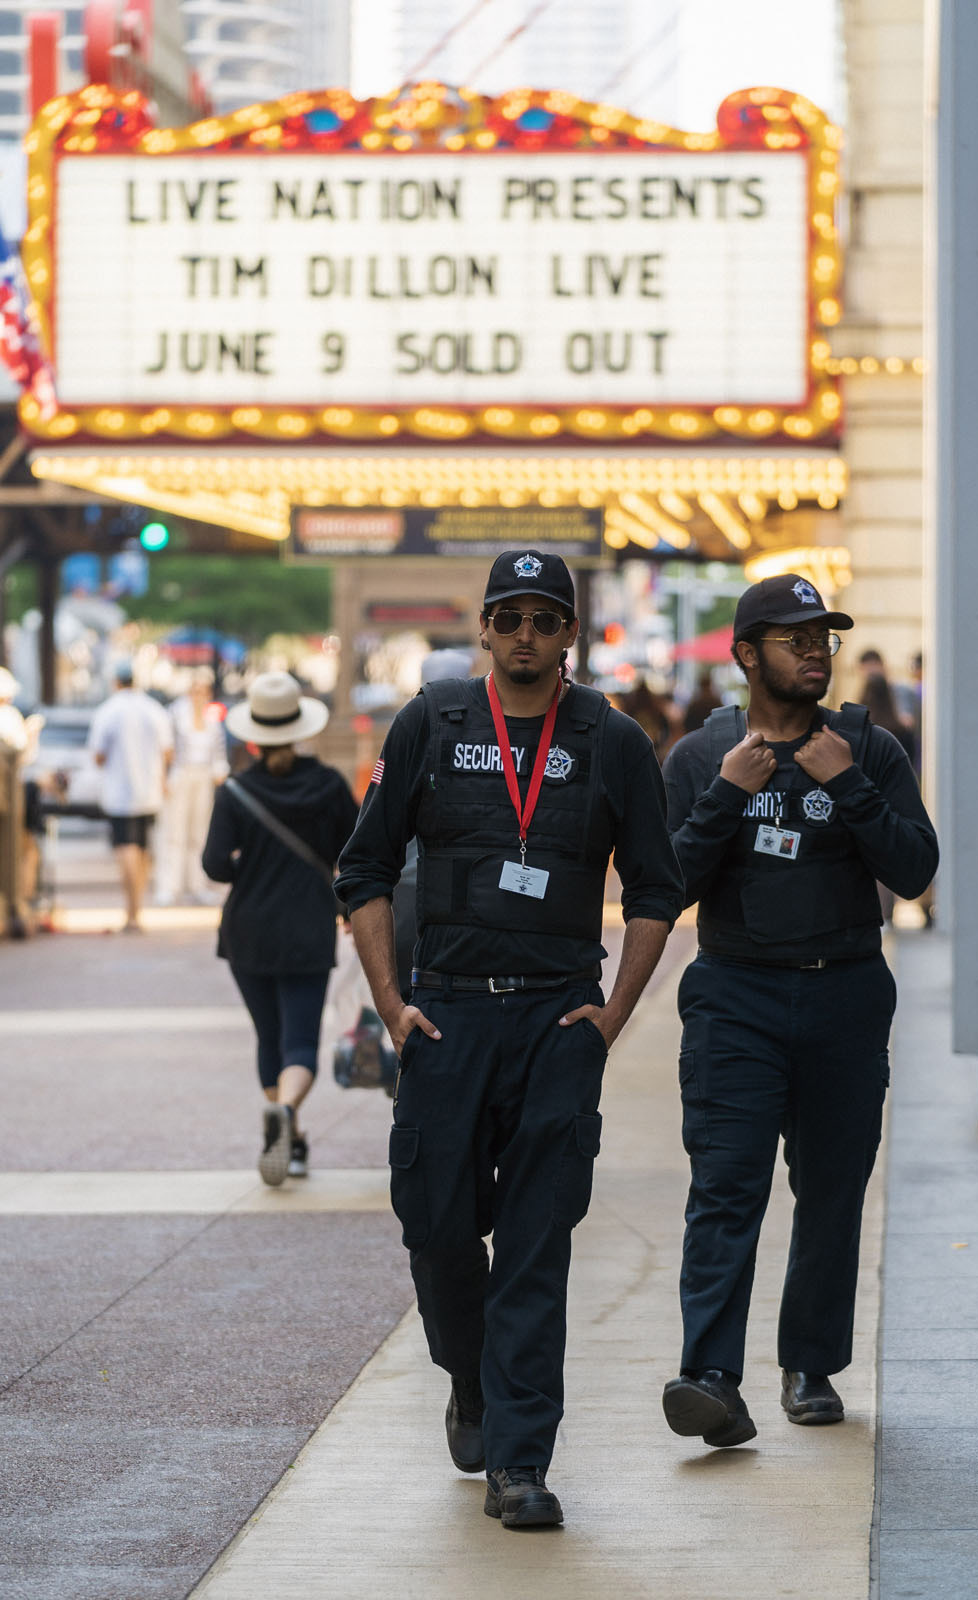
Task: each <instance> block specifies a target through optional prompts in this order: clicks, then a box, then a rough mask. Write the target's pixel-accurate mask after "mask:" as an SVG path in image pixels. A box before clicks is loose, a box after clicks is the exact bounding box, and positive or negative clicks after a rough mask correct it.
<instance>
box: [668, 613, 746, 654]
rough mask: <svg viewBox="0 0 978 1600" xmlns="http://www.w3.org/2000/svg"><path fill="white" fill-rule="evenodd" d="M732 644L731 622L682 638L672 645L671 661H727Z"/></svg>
mask: <svg viewBox="0 0 978 1600" xmlns="http://www.w3.org/2000/svg"><path fill="white" fill-rule="evenodd" d="M732 644H733V623H732V622H727V623H725V624H724V626H723V627H722V628H712V629H711V630H710V632H709V633H698V634H697V635H696V638H695V639H683V640H682V641H681V642H680V643H679V644H676V645H673V647H672V659H673V661H704V662H710V663H711V664H714V665H718V664H719V663H720V662H722V661H729V659H730V647H731V645H732Z"/></svg>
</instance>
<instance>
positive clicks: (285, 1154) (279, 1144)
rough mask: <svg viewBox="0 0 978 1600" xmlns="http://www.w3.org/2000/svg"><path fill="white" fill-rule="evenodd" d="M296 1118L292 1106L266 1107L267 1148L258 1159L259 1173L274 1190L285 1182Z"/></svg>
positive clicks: (265, 1129)
mask: <svg viewBox="0 0 978 1600" xmlns="http://www.w3.org/2000/svg"><path fill="white" fill-rule="evenodd" d="M294 1123H295V1117H294V1114H293V1111H292V1107H291V1106H266V1107H265V1115H264V1121H263V1128H264V1133H265V1148H264V1149H263V1150H262V1153H261V1155H260V1156H259V1157H258V1171H259V1172H260V1173H261V1175H262V1177H263V1179H264V1180H265V1182H266V1183H267V1184H269V1185H270V1186H271V1187H272V1188H273V1189H276V1188H278V1185H279V1184H280V1183H283V1182H284V1181H285V1178H286V1175H287V1174H288V1170H289V1161H290V1159H291V1155H292V1129H293V1126H294Z"/></svg>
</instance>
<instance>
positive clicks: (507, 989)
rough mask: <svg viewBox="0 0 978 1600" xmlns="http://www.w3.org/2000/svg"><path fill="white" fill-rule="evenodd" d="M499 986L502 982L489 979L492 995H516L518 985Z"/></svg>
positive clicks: (496, 979)
mask: <svg viewBox="0 0 978 1600" xmlns="http://www.w3.org/2000/svg"><path fill="white" fill-rule="evenodd" d="M499 985H500V980H499V979H498V978H490V979H489V993H490V994H515V993H516V990H517V985H516V984H515V983H507V984H504V985H502V986H501V987H500V986H499Z"/></svg>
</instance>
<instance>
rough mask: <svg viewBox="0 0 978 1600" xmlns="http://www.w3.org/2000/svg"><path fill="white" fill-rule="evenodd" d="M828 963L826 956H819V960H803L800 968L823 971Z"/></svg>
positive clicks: (802, 969) (809, 970)
mask: <svg viewBox="0 0 978 1600" xmlns="http://www.w3.org/2000/svg"><path fill="white" fill-rule="evenodd" d="M828 964H829V963H828V960H827V959H826V957H825V956H819V958H818V960H817V961H803V962H802V963H801V968H800V970H801V971H802V972H822V971H824V969H825V968H826V967H827V966H828Z"/></svg>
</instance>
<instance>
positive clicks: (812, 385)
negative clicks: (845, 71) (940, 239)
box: [22, 85, 839, 443]
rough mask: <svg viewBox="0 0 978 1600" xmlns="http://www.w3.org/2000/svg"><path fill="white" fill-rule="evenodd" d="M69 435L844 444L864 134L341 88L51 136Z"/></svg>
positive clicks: (789, 109)
mask: <svg viewBox="0 0 978 1600" xmlns="http://www.w3.org/2000/svg"><path fill="white" fill-rule="evenodd" d="M30 143H31V144H32V146H33V148H32V168H31V177H30V180H29V194H30V198H31V207H32V210H31V226H30V229H29V232H28V236H27V239H26V241H25V263H26V267H27V272H28V278H29V281H30V283H31V285H32V288H33V290H34V293H35V296H36V298H37V303H38V307H39V310H40V313H41V317H42V322H43V325H44V327H45V330H46V333H47V336H48V338H49V342H50V348H51V353H52V357H53V366H54V373H55V384H56V392H57V398H58V411H57V413H56V415H54V416H53V417H52V416H41V415H40V409H41V408H40V407H38V406H37V405H36V404H35V405H33V406H32V403H31V399H30V397H28V399H27V400H26V401H25V403H24V407H23V409H22V414H23V420H24V421H25V423H26V424H27V425H28V427H29V428H31V430H32V431H33V432H35V433H40V434H42V435H43V436H46V437H49V438H50V437H54V438H62V439H65V438H68V437H70V436H71V435H72V434H75V433H77V434H78V435H79V436H86V435H95V436H98V437H103V438H104V437H115V438H118V439H126V438H134V437H135V438H142V439H145V438H148V437H149V438H151V437H162V438H167V437H173V436H177V437H183V438H187V437H191V438H193V437H196V438H208V437H210V438H227V437H228V436H233V435H239V436H241V435H244V436H249V435H250V436H254V435H256V434H257V435H259V436H264V437H266V438H268V437H272V438H276V437H277V438H279V439H286V440H288V441H289V442H290V443H292V442H295V441H297V440H299V439H302V438H311V437H317V436H323V435H325V436H327V437H334V438H335V437H347V438H351V439H358V440H371V439H372V440H378V441H383V440H392V439H394V438H396V437H397V436H398V435H400V436H407V437H408V438H410V437H419V436H420V437H427V438H437V439H441V440H446V439H463V438H466V437H472V436H481V437H490V438H492V437H496V438H498V437H504V438H505V437H510V438H521V439H537V440H541V441H545V440H549V439H554V438H557V437H560V436H562V435H563V436H567V435H573V436H576V437H577V438H581V437H593V438H598V439H602V440H605V439H619V440H622V441H626V440H629V439H636V440H638V439H641V438H642V436H643V435H653V436H654V435H663V434H665V435H667V436H670V437H674V438H686V439H690V440H694V439H697V438H702V437H709V436H711V435H713V434H716V433H719V432H726V433H734V434H738V433H739V434H741V435H743V436H745V437H752V438H765V437H771V436H772V435H778V434H784V435H788V436H789V437H793V438H795V439H796V440H797V439H805V438H814V437H819V436H824V435H825V434H826V433H831V432H832V431H833V430H834V429H835V428H836V426H837V423H838V418H839V397H838V393H837V391H836V389H835V386H834V385H833V383H832V381H831V380H830V379H829V378H828V377H827V375H826V373H825V363H826V361H827V360H828V356H829V350H828V345H827V343H826V342H825V339H824V337H822V335H821V332H820V326H819V325H820V324H821V325H824V326H828V325H830V324H831V323H832V322H833V321H834V320H836V319H837V317H838V314H839V308H838V302H837V300H836V299H835V286H836V282H837V277H838V271H839V257H838V246H837V239H836V234H835V225H834V220H833V212H834V195H835V192H836V189H837V184H838V179H837V174H836V166H837V162H838V145H839V140H838V135H837V130H835V129H834V128H832V127H831V126H830V125H829V124H827V123H826V121H825V119H824V117H823V116H822V114H821V113H820V112H818V111H817V110H816V108H814V107H813V106H811V105H810V104H809V102H807V101H804V100H802V99H800V98H799V97H795V96H791V95H788V94H785V93H782V92H780V91H773V90H763V91H761V90H755V91H745V92H744V93H743V94H741V95H737V96H733V97H732V98H731V99H730V100H728V101H726V102H724V105H723V106H722V107H721V110H720V113H719V115H718V131H717V132H716V133H715V134H711V135H706V134H704V135H694V134H680V133H678V132H675V131H674V130H671V129H667V128H665V127H663V126H661V125H658V124H653V123H649V122H641V121H638V120H636V119H634V118H631V117H629V116H627V115H626V114H625V113H624V112H619V111H613V110H612V109H611V108H609V107H595V106H588V105H585V104H584V103H582V102H579V101H576V100H574V99H573V98H572V97H570V96H567V95H559V94H552V93H550V94H543V93H541V94H532V93H529V92H526V93H520V94H514V95H510V96H503V97H501V98H500V99H498V100H494V101H489V100H484V99H481V98H480V97H476V96H473V95H469V94H467V93H457V92H455V91H452V90H448V89H445V88H444V87H443V86H441V85H428V86H423V85H421V86H415V88H414V89H413V90H411V91H408V92H406V93H405V94H404V96H403V97H401V98H400V99H396V100H390V101H380V100H373V101H368V102H356V101H354V100H352V99H350V98H349V97H348V96H345V95H342V94H337V93H332V92H331V93H327V94H321V95H305V96H297V95H293V96H289V97H287V98H286V99H285V100H283V101H279V102H276V103H275V104H274V105H269V106H264V107H262V106H252V107H246V108H244V109H243V110H242V111H239V112H236V113H233V114H232V115H231V116H228V117H224V118H221V119H209V120H208V121H205V122H203V123H198V124H194V125H192V126H191V127H190V128H188V129H180V130H175V129H163V130H156V129H153V128H150V127H148V126H147V124H146V119H145V111H144V108H143V105H142V102H141V101H140V100H139V99H138V97H136V96H133V95H119V94H116V93H114V92H112V91H110V90H106V89H98V88H96V89H89V90H85V91H82V92H81V94H80V95H77V96H73V97H71V98H70V99H65V100H62V101H53V102H51V103H50V104H49V105H48V106H47V107H45V108H44V111H43V112H42V114H41V117H40V118H39V119H38V122H37V123H36V124H35V127H34V130H33V131H32V134H31V135H30Z"/></svg>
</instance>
